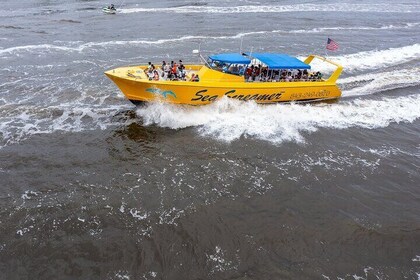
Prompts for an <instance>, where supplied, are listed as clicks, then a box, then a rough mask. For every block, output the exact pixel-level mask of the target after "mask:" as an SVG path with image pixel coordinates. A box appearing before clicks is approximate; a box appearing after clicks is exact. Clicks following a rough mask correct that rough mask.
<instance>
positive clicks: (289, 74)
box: [286, 71, 293, 82]
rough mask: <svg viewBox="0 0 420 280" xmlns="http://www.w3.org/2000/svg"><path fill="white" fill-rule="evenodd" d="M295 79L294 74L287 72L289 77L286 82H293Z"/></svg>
mask: <svg viewBox="0 0 420 280" xmlns="http://www.w3.org/2000/svg"><path fill="white" fill-rule="evenodd" d="M292 81H293V78H292V72H290V71H289V72H287V76H286V82H292Z"/></svg>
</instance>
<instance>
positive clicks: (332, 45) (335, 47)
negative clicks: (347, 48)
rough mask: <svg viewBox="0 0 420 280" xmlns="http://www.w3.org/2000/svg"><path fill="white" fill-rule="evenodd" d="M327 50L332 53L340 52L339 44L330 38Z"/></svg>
mask: <svg viewBox="0 0 420 280" xmlns="http://www.w3.org/2000/svg"><path fill="white" fill-rule="evenodd" d="M327 50H330V51H336V50H338V44H337V42H335V41H334V40H332V39H330V38H328V41H327Z"/></svg>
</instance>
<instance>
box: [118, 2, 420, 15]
mask: <svg viewBox="0 0 420 280" xmlns="http://www.w3.org/2000/svg"><path fill="white" fill-rule="evenodd" d="M418 10H419V5H410V4H399V3H392V4H381V5H378V4H350V3H339V4H323V5H318V4H295V5H243V6H234V7H220V6H218V7H216V6H182V7H171V8H123V9H121V10H120V13H125V14H129V13H144V12H147V13H162V12H167V13H188V14H190V13H205V14H236V13H241V14H243V13H290V12H359V13H360V12H369V13H372V12H376V13H395V12H399V13H416V12H417V11H418Z"/></svg>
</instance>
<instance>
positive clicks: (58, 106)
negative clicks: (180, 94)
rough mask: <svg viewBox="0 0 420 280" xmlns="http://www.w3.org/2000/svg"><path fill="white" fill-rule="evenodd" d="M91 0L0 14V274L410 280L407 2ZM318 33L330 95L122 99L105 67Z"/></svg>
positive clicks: (411, 22)
mask: <svg viewBox="0 0 420 280" xmlns="http://www.w3.org/2000/svg"><path fill="white" fill-rule="evenodd" d="M378 4H381V5H378ZM102 5H103V3H100V2H97V1H79V2H73V3H70V4H69V3H64V2H63V3H57V4H53V3H49V2H48V1H47V2H43V3H38V2H36V1H35V2H34V1H32V2H31V1H30V3H26V4H23V3H15V2H12V1H7V2H6V4H5V9H4V10H3V11H2V12H0V15H1V18H0V43H1V48H0V59H1V60H0V61H1V66H0V143H1V148H0V279H419V277H420V276H419V275H420V245H419V244H420V218H419V213H420V189H419V186H420V173H419V166H420V152H419V149H420V122H419V118H420V109H419V108H420V96H419V80H418V74H419V58H420V47H419V46H420V45H419V37H418V34H420V33H419V32H418V31H419V26H420V25H419V17H418V15H419V13H418V12H417V11H418V10H419V9H418V8H419V5H418V3H417V2H415V1H408V2H404V3H402V4H395V5H391V4H388V3H381V2H378V1H376V2H367V3H364V4H358V5H351V4H336V3H331V4H326V5H323V6H319V5H315V4H310V3H309V4H308V3H302V4H299V3H295V4H293V5H286V4H284V5H283V4H279V3H277V2H275V1H265V2H261V3H256V2H245V1H242V2H241V1H240V2H236V1H230V2H229V1H228V2H225V1H222V2H220V1H218V0H214V1H206V2H204V1H198V2H194V3H192V2H191V3H190V2H182V3H176V4H175V3H173V2H171V1H161V2H158V3H153V2H146V3H139V4H136V3H134V2H130V1H129V2H126V3H124V5H123V6H122V7H119V4H118V3H117V4H116V6H117V8H120V13H119V14H117V15H115V16H109V15H103V14H101V12H100V7H101V6H102ZM402 18H403V20H402ZM156 19H158V20H156ZM246 20H248V23H249V25H248V26H246V25H245V26H244V24H243V22H245V21H246ZM128 22H138V23H139V25H138V26H137V27H136V28H134V27H133V28H129V27H127V26H129V25H128V24H127V23H128ZM286 23H287V24H286ZM290 23H292V24H290ZM168 27H171V28H168ZM328 36H330V37H332V38H333V39H335V40H337V41H338V42H339V43H340V50H339V52H337V53H333V54H331V55H332V56H333V58H335V59H336V60H338V61H340V62H341V63H342V64H343V65H344V67H345V73H344V75H343V77H342V78H341V79H340V86H341V87H342V89H343V98H342V99H341V100H340V101H339V102H338V103H334V104H314V105H296V104H286V105H273V106H260V105H256V104H253V103H240V102H234V101H230V100H222V101H221V102H219V103H217V104H213V105H211V106H207V107H176V106H168V105H164V104H150V105H146V106H144V107H134V106H133V105H131V104H130V103H129V102H127V101H126V100H125V98H124V97H123V96H122V94H121V93H120V92H119V91H118V90H117V88H116V87H115V86H114V85H113V84H112V83H111V82H110V81H109V80H107V79H106V77H104V76H103V71H104V70H106V69H109V68H112V67H115V66H121V65H127V64H133V63H137V62H145V60H153V61H156V62H159V61H161V60H163V59H168V56H167V54H168V53H171V56H170V57H171V58H172V57H174V59H178V58H182V59H183V60H184V61H188V60H190V61H194V59H195V58H193V57H192V56H191V55H190V53H191V50H192V49H194V48H197V47H198V45H199V44H200V42H201V48H202V50H203V51H206V50H208V52H209V53H212V52H224V51H229V52H232V51H237V48H238V46H239V44H240V40H241V38H243V46H244V48H245V47H251V46H252V47H253V48H254V50H259V51H261V50H262V51H280V52H287V53H291V54H294V55H298V56H300V55H303V54H306V52H307V51H308V48H309V49H311V48H314V49H317V48H318V49H319V50H320V51H321V54H322V52H324V51H323V47H324V43H325V42H326V37H328ZM394 38H400V39H399V40H394ZM324 39H325V40H324ZM324 41H325V42H324ZM279 44H280V45H281V46H279ZM317 45H319V47H316V46H317ZM308 46H309V47H308ZM310 51H312V50H310Z"/></svg>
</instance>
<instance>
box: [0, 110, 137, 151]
mask: <svg viewBox="0 0 420 280" xmlns="http://www.w3.org/2000/svg"><path fill="white" fill-rule="evenodd" d="M10 107H13V106H11V105H0V112H2V113H3V115H2V116H0V147H4V146H7V145H11V144H14V143H17V142H20V141H22V140H25V139H27V138H29V137H30V136H31V135H34V134H42V133H53V132H57V131H62V132H78V131H86V130H95V129H106V128H108V127H110V126H114V125H120V124H121V120H119V121H113V120H112V118H110V116H112V115H115V114H117V113H118V112H119V111H120V110H122V109H124V108H123V106H122V105H120V106H109V107H98V106H92V105H90V107H81V106H78V105H77V104H70V105H67V106H66V105H65V104H63V105H62V106H58V107H57V106H49V107H45V108H37V107H34V106H27V105H20V106H18V107H16V108H10ZM130 108H131V107H130ZM131 121H133V120H127V122H131Z"/></svg>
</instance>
